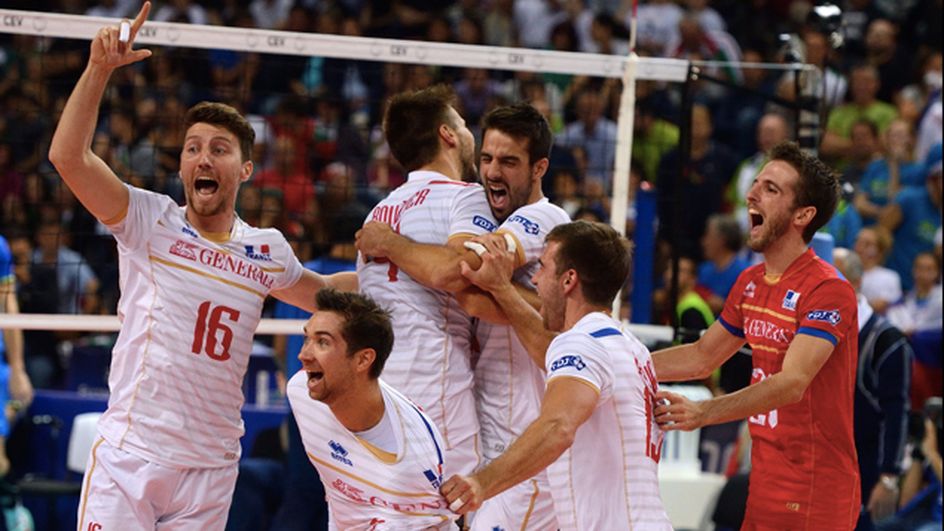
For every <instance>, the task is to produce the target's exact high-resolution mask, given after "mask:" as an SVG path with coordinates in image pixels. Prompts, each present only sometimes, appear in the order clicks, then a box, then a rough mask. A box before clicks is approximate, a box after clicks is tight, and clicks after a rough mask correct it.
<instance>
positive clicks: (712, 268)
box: [698, 214, 750, 315]
mask: <svg viewBox="0 0 944 531" xmlns="http://www.w3.org/2000/svg"><path fill="white" fill-rule="evenodd" d="M743 247H744V233H743V232H742V230H741V225H740V223H738V220H737V219H735V218H734V216H730V215H723V214H713V215H712V216H711V217H709V218H708V225H707V227H706V228H705V235H704V236H702V238H701V249H702V253H703V255H704V257H705V261H704V262H702V263H701V265H699V266H698V286H699V289H700V291H701V293H702V295H703V296H704V298H705V301H706V302H707V303H708V306H709V307H710V308H711V312H712V313H713V314H715V315H718V314H720V313H721V309H722V308H723V307H724V300H725V299H726V298H727V296H728V292H729V291H731V286H733V285H734V282H735V281H736V280H737V277H738V275H740V274H741V271H744V270H745V269H747V267H748V266H749V265H750V263H749V262H748V261H747V259H746V258H744V257H743V256H742V255H741V254H740V251H741V249H742V248H743Z"/></svg>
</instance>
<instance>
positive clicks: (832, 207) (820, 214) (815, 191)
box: [770, 142, 840, 243]
mask: <svg viewBox="0 0 944 531" xmlns="http://www.w3.org/2000/svg"><path fill="white" fill-rule="evenodd" d="M770 160H772V161H773V160H780V161H783V162H786V163H787V164H789V165H790V166H792V167H793V169H795V170H796V171H797V173H798V174H800V180H799V181H798V182H797V184H796V186H795V187H794V190H793V192H794V194H795V197H796V198H795V200H794V204H793V207H794V208H799V207H807V206H811V207H814V208H816V215H814V216H813V220H812V221H810V224H809V225H807V226H806V228H805V229H803V241H805V242H806V243H810V241H812V240H813V235H814V234H816V231H818V230H819V229H820V228H821V227H822V226H823V225H825V224H826V223H827V222H828V221H829V218H831V217H833V213H834V212H835V211H836V205H837V204H838V203H839V192H840V186H839V176H838V175H837V174H836V173H835V172H833V171H832V170H831V169H830V168H829V166H826V164H824V163H823V161H821V160H819V159H818V158H816V157H815V156H813V155H810V154H809V153H806V152H805V151H803V150H802V149H800V146H799V145H798V144H797V143H796V142H781V143H779V144H777V145H776V146H774V148H773V149H771V150H770Z"/></svg>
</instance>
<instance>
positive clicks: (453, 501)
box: [442, 221, 671, 529]
mask: <svg viewBox="0 0 944 531" xmlns="http://www.w3.org/2000/svg"><path fill="white" fill-rule="evenodd" d="M482 241H483V242H484V244H485V245H486V252H485V253H484V254H483V255H482V258H483V263H482V266H481V267H480V268H479V269H478V270H475V271H473V270H471V269H470V268H469V267H468V266H465V267H463V273H464V274H466V275H467V276H468V277H469V279H470V280H472V281H473V282H474V283H475V284H476V285H478V286H479V287H481V288H483V289H486V290H488V291H489V293H491V294H492V295H493V296H494V297H495V300H496V301H497V302H498V304H499V305H500V306H501V308H502V310H503V311H504V312H505V314H506V315H507V316H508V318H509V319H510V320H511V323H512V325H513V326H514V329H515V332H516V333H517V334H518V336H519V337H520V338H521V339H522V340H523V341H524V342H525V343H527V344H528V345H529V348H531V349H533V345H532V344H531V341H529V339H528V338H529V334H530V331H532V330H538V329H546V330H550V331H555V332H560V335H558V336H557V337H555V338H554V339H553V340H552V341H551V343H550V346H549V347H548V348H547V352H546V357H545V369H546V371H547V388H546V390H545V394H544V400H543V402H542V404H541V412H540V415H539V416H538V417H537V419H535V420H534V422H532V423H531V424H530V425H529V426H528V427H527V429H525V430H524V432H523V433H522V434H521V436H520V437H518V438H517V439H516V440H515V441H514V442H513V443H511V445H510V446H509V447H508V448H507V449H506V450H505V452H504V453H502V455H501V456H499V457H498V458H496V459H495V460H493V461H492V462H491V463H489V464H488V465H487V466H485V467H484V468H482V469H481V470H479V471H477V472H475V473H474V474H472V475H469V476H460V475H455V476H452V477H451V478H450V479H449V480H447V481H446V483H445V484H443V488H442V492H443V494H444V495H445V496H446V499H447V500H448V501H449V503H450V506H451V507H454V508H455V509H456V510H457V511H458V512H460V513H462V514H465V513H467V512H468V511H472V510H475V509H476V508H478V507H479V506H481V504H482V502H483V501H485V500H487V499H489V498H491V497H493V496H496V495H498V494H499V493H501V492H503V491H504V490H506V489H509V488H511V487H513V486H514V485H517V484H519V483H520V482H521V481H523V480H526V479H527V478H530V477H532V476H534V474H536V473H537V472H538V471H540V470H542V469H544V468H545V467H546V468H547V472H548V480H549V482H550V485H551V494H552V497H553V500H554V508H555V512H556V515H557V523H558V526H559V528H560V529H671V525H670V524H669V519H668V517H667V516H666V513H665V509H664V508H663V506H662V500H661V499H660V497H659V483H658V462H659V457H660V451H661V446H662V430H661V429H659V426H658V425H657V424H656V423H655V419H654V417H653V405H654V404H653V397H654V395H655V393H656V392H657V391H658V384H657V383H656V379H655V373H654V372H653V370H652V362H651V360H650V357H649V351H648V350H647V349H646V347H645V346H643V345H642V343H640V342H639V340H638V339H636V338H635V337H633V336H632V334H629V333H627V332H623V331H621V330H620V323H619V322H618V321H617V320H615V319H613V317H611V316H610V315H609V312H610V309H611V307H612V304H613V299H614V298H615V297H616V294H617V293H618V292H619V290H620V288H621V287H622V285H623V282H625V280H626V276H627V275H628V274H629V266H630V254H629V242H628V241H627V240H626V239H625V238H623V237H622V236H620V235H619V233H617V232H616V231H615V230H614V229H613V228H612V227H609V226H607V225H604V224H602V223H592V222H587V221H575V222H571V223H566V224H563V225H558V226H557V227H555V228H554V229H552V230H551V231H550V232H549V233H548V235H547V238H546V242H547V243H546V245H545V248H544V251H543V253H542V255H541V259H540V266H539V269H538V270H537V272H536V273H535V274H534V276H533V277H532V281H533V282H534V285H535V286H536V287H537V292H538V296H539V297H540V299H541V310H540V315H539V314H538V312H537V311H535V310H534V309H533V308H532V307H531V306H530V305H529V304H528V303H527V302H526V301H525V299H524V298H522V297H521V296H520V295H519V294H518V292H517V290H516V289H515V288H514V286H513V284H512V283H511V282H510V279H511V276H512V271H513V267H514V258H513V255H512V253H510V252H509V251H508V250H507V249H506V246H505V242H504V240H503V239H500V238H495V237H494V236H492V237H489V238H486V239H484V240H482Z"/></svg>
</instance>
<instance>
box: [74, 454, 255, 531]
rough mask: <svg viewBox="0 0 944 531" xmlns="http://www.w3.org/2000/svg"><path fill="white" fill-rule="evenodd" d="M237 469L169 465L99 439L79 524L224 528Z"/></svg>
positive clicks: (100, 530) (100, 528)
mask: <svg viewBox="0 0 944 531" xmlns="http://www.w3.org/2000/svg"><path fill="white" fill-rule="evenodd" d="M238 473H239V465H238V464H236V463H234V464H233V465H232V466H227V467H223V468H189V469H187V468H182V469H176V468H167V467H165V466H161V465H158V464H155V463H151V462H150V461H146V460H144V459H141V458H139V457H136V456H133V455H131V454H129V453H128V452H126V451H124V450H119V449H117V448H115V447H113V446H111V445H110V444H108V443H107V442H105V440H104V439H102V438H99V439H98V440H97V441H95V444H94V445H93V446H92V453H91V455H90V456H89V461H88V465H87V469H86V472H85V479H84V480H83V481H82V497H81V500H80V501H79V517H78V522H79V527H78V529H80V530H83V531H85V530H90V529H94V530H97V531H114V530H123V529H155V530H165V529H166V530H171V529H175V530H176V529H200V530H201V531H203V530H222V529H223V528H225V527H226V517H227V516H228V515H229V506H230V502H232V499H233V490H234V489H235V487H236V476H237V474H238Z"/></svg>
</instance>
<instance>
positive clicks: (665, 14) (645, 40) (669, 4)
mask: <svg viewBox="0 0 944 531" xmlns="http://www.w3.org/2000/svg"><path fill="white" fill-rule="evenodd" d="M624 4H625V5H627V6H628V5H629V3H628V2H624ZM632 16H633V12H632V10H631V9H630V8H627V9H626V13H625V15H624V19H623V20H624V21H625V23H626V26H627V27H628V26H629V25H630V23H631V18H632ZM683 16H685V11H684V10H683V9H682V8H681V6H679V5H678V3H677V2H675V1H674V0H650V1H649V2H644V3H641V4H640V5H639V7H638V9H637V14H636V24H637V26H636V28H637V31H638V32H639V37H638V39H637V43H636V45H637V46H638V48H639V50H640V52H643V53H648V54H649V55H661V54H662V53H664V51H665V50H666V48H667V47H668V45H669V43H670V42H675V41H677V40H678V32H679V23H680V22H681V21H682V17H683Z"/></svg>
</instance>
